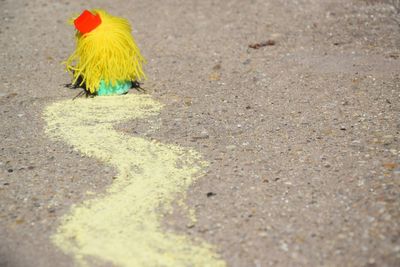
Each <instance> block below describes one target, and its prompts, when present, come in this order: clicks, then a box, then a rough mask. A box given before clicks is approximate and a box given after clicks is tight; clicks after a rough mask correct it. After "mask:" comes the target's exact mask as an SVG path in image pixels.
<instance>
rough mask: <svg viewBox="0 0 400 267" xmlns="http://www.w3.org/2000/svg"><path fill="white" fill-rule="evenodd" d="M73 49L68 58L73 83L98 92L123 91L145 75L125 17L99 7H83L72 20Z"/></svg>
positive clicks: (116, 92)
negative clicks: (73, 27) (85, 8)
mask: <svg viewBox="0 0 400 267" xmlns="http://www.w3.org/2000/svg"><path fill="white" fill-rule="evenodd" d="M74 25H75V28H76V29H77V32H76V36H75V37H76V50H75V51H74V53H73V54H72V55H71V56H70V57H69V58H68V59H67V61H66V66H67V70H68V71H69V72H71V73H72V75H73V82H72V84H74V85H79V86H83V85H84V86H85V89H86V91H88V92H90V93H92V94H97V95H116V94H124V93H126V92H127V91H128V90H129V89H130V88H131V87H132V81H140V80H142V79H144V78H145V74H144V72H143V70H142V65H143V64H144V63H145V60H144V58H143V57H142V56H141V54H140V51H139V48H138V47H137V46H136V44H135V41H134V39H133V36H132V34H131V26H130V24H129V22H128V21H127V20H126V19H123V18H119V17H114V16H111V15H110V14H108V13H106V12H105V11H103V10H100V9H94V10H92V12H90V11H88V10H85V11H83V13H82V14H81V15H80V16H79V17H78V18H76V19H75V20H74Z"/></svg>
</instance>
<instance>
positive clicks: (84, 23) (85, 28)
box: [74, 10, 101, 34]
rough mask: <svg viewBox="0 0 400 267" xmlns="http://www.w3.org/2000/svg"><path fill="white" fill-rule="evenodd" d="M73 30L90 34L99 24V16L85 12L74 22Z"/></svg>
mask: <svg viewBox="0 0 400 267" xmlns="http://www.w3.org/2000/svg"><path fill="white" fill-rule="evenodd" d="M74 24H75V28H76V29H77V30H78V31H79V32H80V33H82V34H85V33H88V32H91V31H92V30H94V29H96V27H97V26H99V25H100V24H101V19H100V15H99V14H96V15H93V14H92V13H90V11H88V10H85V11H83V12H82V14H81V15H80V16H79V17H78V18H77V19H75V20H74Z"/></svg>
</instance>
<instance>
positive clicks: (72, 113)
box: [44, 95, 225, 267]
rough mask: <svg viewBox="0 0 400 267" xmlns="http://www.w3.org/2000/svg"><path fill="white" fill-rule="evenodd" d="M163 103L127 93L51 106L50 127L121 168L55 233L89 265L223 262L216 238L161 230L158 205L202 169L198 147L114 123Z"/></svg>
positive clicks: (142, 114)
mask: <svg viewBox="0 0 400 267" xmlns="http://www.w3.org/2000/svg"><path fill="white" fill-rule="evenodd" d="M161 108H162V105H161V104H160V103H158V102H156V101H154V100H153V99H151V98H150V97H148V96H139V95H125V96H113V97H96V98H91V99H78V100H75V101H72V100H66V101H61V102H58V103H54V104H52V105H50V106H49V107H47V108H46V109H45V112H44V118H45V120H46V122H47V127H46V133H47V134H49V135H50V136H51V137H52V138H54V139H56V140H63V141H65V142H67V143H68V144H70V145H72V146H73V147H74V148H75V149H76V150H78V151H79V152H80V153H82V154H83V155H86V156H89V157H94V158H97V159H99V160H101V161H103V162H104V163H106V164H108V165H111V166H113V167H114V168H115V169H116V170H117V171H118V176H117V178H116V179H115V180H114V182H113V184H112V185H111V186H110V187H109V188H108V189H107V191H106V193H105V194H103V195H101V196H98V197H97V198H94V199H91V200H87V201H85V202H83V203H81V204H78V205H76V206H73V207H72V208H71V211H70V213H69V214H68V215H65V216H64V217H63V218H62V222H61V225H60V226H59V228H58V230H57V232H56V233H55V234H54V235H53V236H52V241H53V242H54V244H55V245H57V246H58V247H59V248H61V249H62V250H63V251H64V252H65V253H67V254H70V255H73V257H74V258H75V260H76V262H77V263H78V264H79V265H80V266H89V265H90V263H91V261H90V258H96V259H100V260H102V261H104V262H111V263H113V264H114V265H116V266H157V267H158V266H166V267H169V266H170V267H180V266H213V267H214V266H216V267H218V266H225V262H224V261H223V260H221V259H220V258H219V256H218V255H217V254H216V253H215V252H213V247H212V246H211V245H209V244H207V243H205V242H202V241H199V240H191V239H190V238H189V237H186V236H184V235H179V234H176V233H172V232H165V231H164V232H163V231H162V229H161V220H162V217H163V216H162V212H160V208H161V210H162V209H164V211H165V210H166V209H169V208H170V207H171V203H172V202H173V201H174V199H175V198H176V197H177V194H179V193H182V192H185V191H186V190H187V188H188V186H189V185H190V184H191V183H192V182H193V181H195V180H196V179H197V178H198V177H199V176H200V175H201V170H202V168H203V167H204V164H205V163H204V162H202V161H201V160H200V156H199V154H198V153H197V152H195V151H193V150H189V149H184V148H181V147H179V146H175V145H167V144H162V143H159V142H155V141H150V140H147V139H145V138H141V137H133V136H127V135H124V134H122V133H120V132H117V131H115V130H114V129H113V124H117V123H120V122H122V121H126V120H131V119H143V118H146V117H149V116H154V115H157V114H158V113H159V111H160V109H161Z"/></svg>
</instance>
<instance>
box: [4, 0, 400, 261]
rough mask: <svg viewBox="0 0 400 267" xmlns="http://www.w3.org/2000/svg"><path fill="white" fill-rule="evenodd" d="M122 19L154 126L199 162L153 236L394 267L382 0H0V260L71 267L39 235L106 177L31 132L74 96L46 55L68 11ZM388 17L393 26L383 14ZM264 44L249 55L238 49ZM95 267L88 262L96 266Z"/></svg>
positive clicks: (397, 65)
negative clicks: (153, 108) (203, 166)
mask: <svg viewBox="0 0 400 267" xmlns="http://www.w3.org/2000/svg"><path fill="white" fill-rule="evenodd" d="M92 7H101V8H104V9H107V10H108V11H109V12H110V13H112V14H115V15H120V16H123V17H126V18H128V19H129V20H130V21H131V22H132V24H133V26H134V35H135V37H136V39H137V41H138V44H139V46H140V48H141V50H142V52H143V54H144V56H145V57H146V58H147V59H148V64H147V66H146V70H147V74H148V77H149V79H148V80H147V81H146V82H145V83H144V85H143V87H144V88H145V89H146V90H147V92H148V93H149V94H151V95H152V96H153V97H154V98H155V99H157V100H159V101H161V102H162V103H164V104H165V105H166V107H165V108H164V110H163V111H162V114H161V118H160V119H159V120H160V121H159V123H160V128H159V129H157V130H154V129H149V128H148V127H147V124H146V122H135V121H133V122H130V123H126V124H123V125H120V126H119V129H120V130H121V131H125V132H127V133H129V134H136V135H142V136H147V137H148V138H154V139H156V140H161V141H163V142H166V143H176V144H179V145H182V146H185V147H192V148H194V149H196V150H197V151H200V152H201V154H202V155H203V156H204V158H205V159H207V160H208V161H209V162H210V166H209V168H208V172H207V175H206V176H204V177H203V178H202V179H201V180H200V181H199V182H197V183H196V184H195V185H194V186H192V187H191V188H190V190H189V192H188V196H187V199H186V202H187V203H188V205H189V206H190V207H192V208H194V209H195V211H196V215H197V219H198V220H197V222H196V223H195V224H192V223H190V221H189V220H188V219H187V216H186V213H185V211H184V209H183V210H182V209H180V208H179V205H177V208H176V209H175V211H176V212H175V213H174V214H172V215H169V216H167V217H166V219H165V222H164V225H165V228H166V229H170V230H171V229H172V230H174V231H177V232H181V233H185V234H187V235H193V236H197V237H201V238H203V239H205V240H207V241H208V242H210V243H212V244H214V245H215V246H216V247H217V249H218V252H219V253H221V255H222V256H223V258H224V259H225V260H226V261H227V263H228V265H229V266H234V267H241V266H257V267H259V266H370V267H372V266H400V225H399V224H400V195H399V193H400V190H399V186H400V165H399V164H400V159H399V155H400V154H399V153H400V142H399V138H400V136H399V131H400V120H399V115H400V102H399V101H400V76H399V73H400V58H399V57H400V24H399V15H398V14H396V10H395V9H394V8H393V6H392V5H390V4H389V1H361V0H350V1H346V0H338V1H330V0H329V1H328V0H327V1H319V0H298V1H289V0H284V1H279V2H278V1H272V0H271V1H266V0H249V1H242V0H236V1H211V0H204V1H195V0H193V1H183V0H182V1H178V0H168V1H161V0H154V1H119V0H116V1H112V2H111V1H110V2H109V3H104V2H103V1H81V2H75V1H71V2H69V1H44V0H34V1H26V0H19V1H11V0H1V1H0V13H1V22H0V46H1V50H0V52H1V62H2V64H1V66H0V75H1V83H0V114H1V117H0V266H1V267H3V266H4V267H5V266H7V267H25V266H29V267H30V266H43V267H47V266H73V263H72V261H71V259H70V258H69V257H67V256H65V255H63V254H62V253H61V252H59V251H58V250H57V249H56V248H55V247H53V245H52V244H51V243H50V242H49V240H48V238H49V236H50V235H51V233H53V232H54V230H55V229H56V227H57V225H58V219H59V218H60V216H62V215H63V214H65V213H67V212H68V210H69V207H70V206H71V205H72V204H73V203H79V202H81V201H82V200H84V199H87V198H90V197H91V195H87V194H86V192H87V191H92V192H101V191H103V190H104V189H105V188H106V186H107V185H109V184H110V183H111V182H112V177H113V175H115V171H114V170H113V169H110V168H107V167H105V166H104V165H102V164H101V163H100V162H98V161H96V160H95V159H90V158H85V157H81V155H80V154H78V153H77V152H74V151H73V150H72V148H70V147H68V146H66V145H65V144H64V143H61V142H60V143H57V142H52V141H50V140H49V139H48V137H47V136H46V135H45V134H44V131H43V128H44V121H43V120H42V111H43V107H44V106H46V105H48V104H50V103H52V102H54V101H57V100H60V99H66V98H72V97H73V96H75V95H76V94H77V93H78V92H77V91H74V90H70V89H68V88H66V87H65V84H67V83H69V81H70V80H69V77H68V75H67V74H66V73H65V72H64V70H63V66H62V65H60V62H61V61H62V60H64V59H65V58H66V57H67V56H68V55H69V53H71V51H72V50H73V45H74V42H73V30H72V28H71V27H70V26H68V25H66V24H65V20H66V19H67V18H68V17H70V15H71V14H75V13H79V12H80V11H81V10H82V9H83V8H92ZM396 19H397V21H396ZM266 40H274V41H275V44H274V45H270V46H266V47H261V48H259V49H251V48H249V47H248V45H249V44H254V43H259V42H263V41H266ZM98 266H102V265H101V264H99V265H98Z"/></svg>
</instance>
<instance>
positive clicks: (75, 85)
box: [64, 76, 146, 100]
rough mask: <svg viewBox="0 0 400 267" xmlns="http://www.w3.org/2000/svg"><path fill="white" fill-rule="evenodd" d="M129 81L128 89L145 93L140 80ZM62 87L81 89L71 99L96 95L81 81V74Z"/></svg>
mask: <svg viewBox="0 0 400 267" xmlns="http://www.w3.org/2000/svg"><path fill="white" fill-rule="evenodd" d="M130 83H131V87H130V88H129V89H135V90H137V91H138V92H140V93H146V89H144V88H143V87H142V85H141V83H140V82H138V81H130ZM64 87H66V88H69V89H72V90H76V89H82V90H80V91H79V93H78V94H77V95H76V96H74V98H73V99H72V100H74V99H76V98H78V97H82V96H85V97H86V98H88V97H95V96H96V95H97V93H96V92H95V93H91V92H90V91H89V90H88V89H87V87H86V84H85V82H84V81H83V78H82V77H81V76H80V77H78V79H77V80H76V82H75V83H67V84H65V85H64ZM127 93H128V91H126V92H124V93H122V95H125V94H127Z"/></svg>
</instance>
